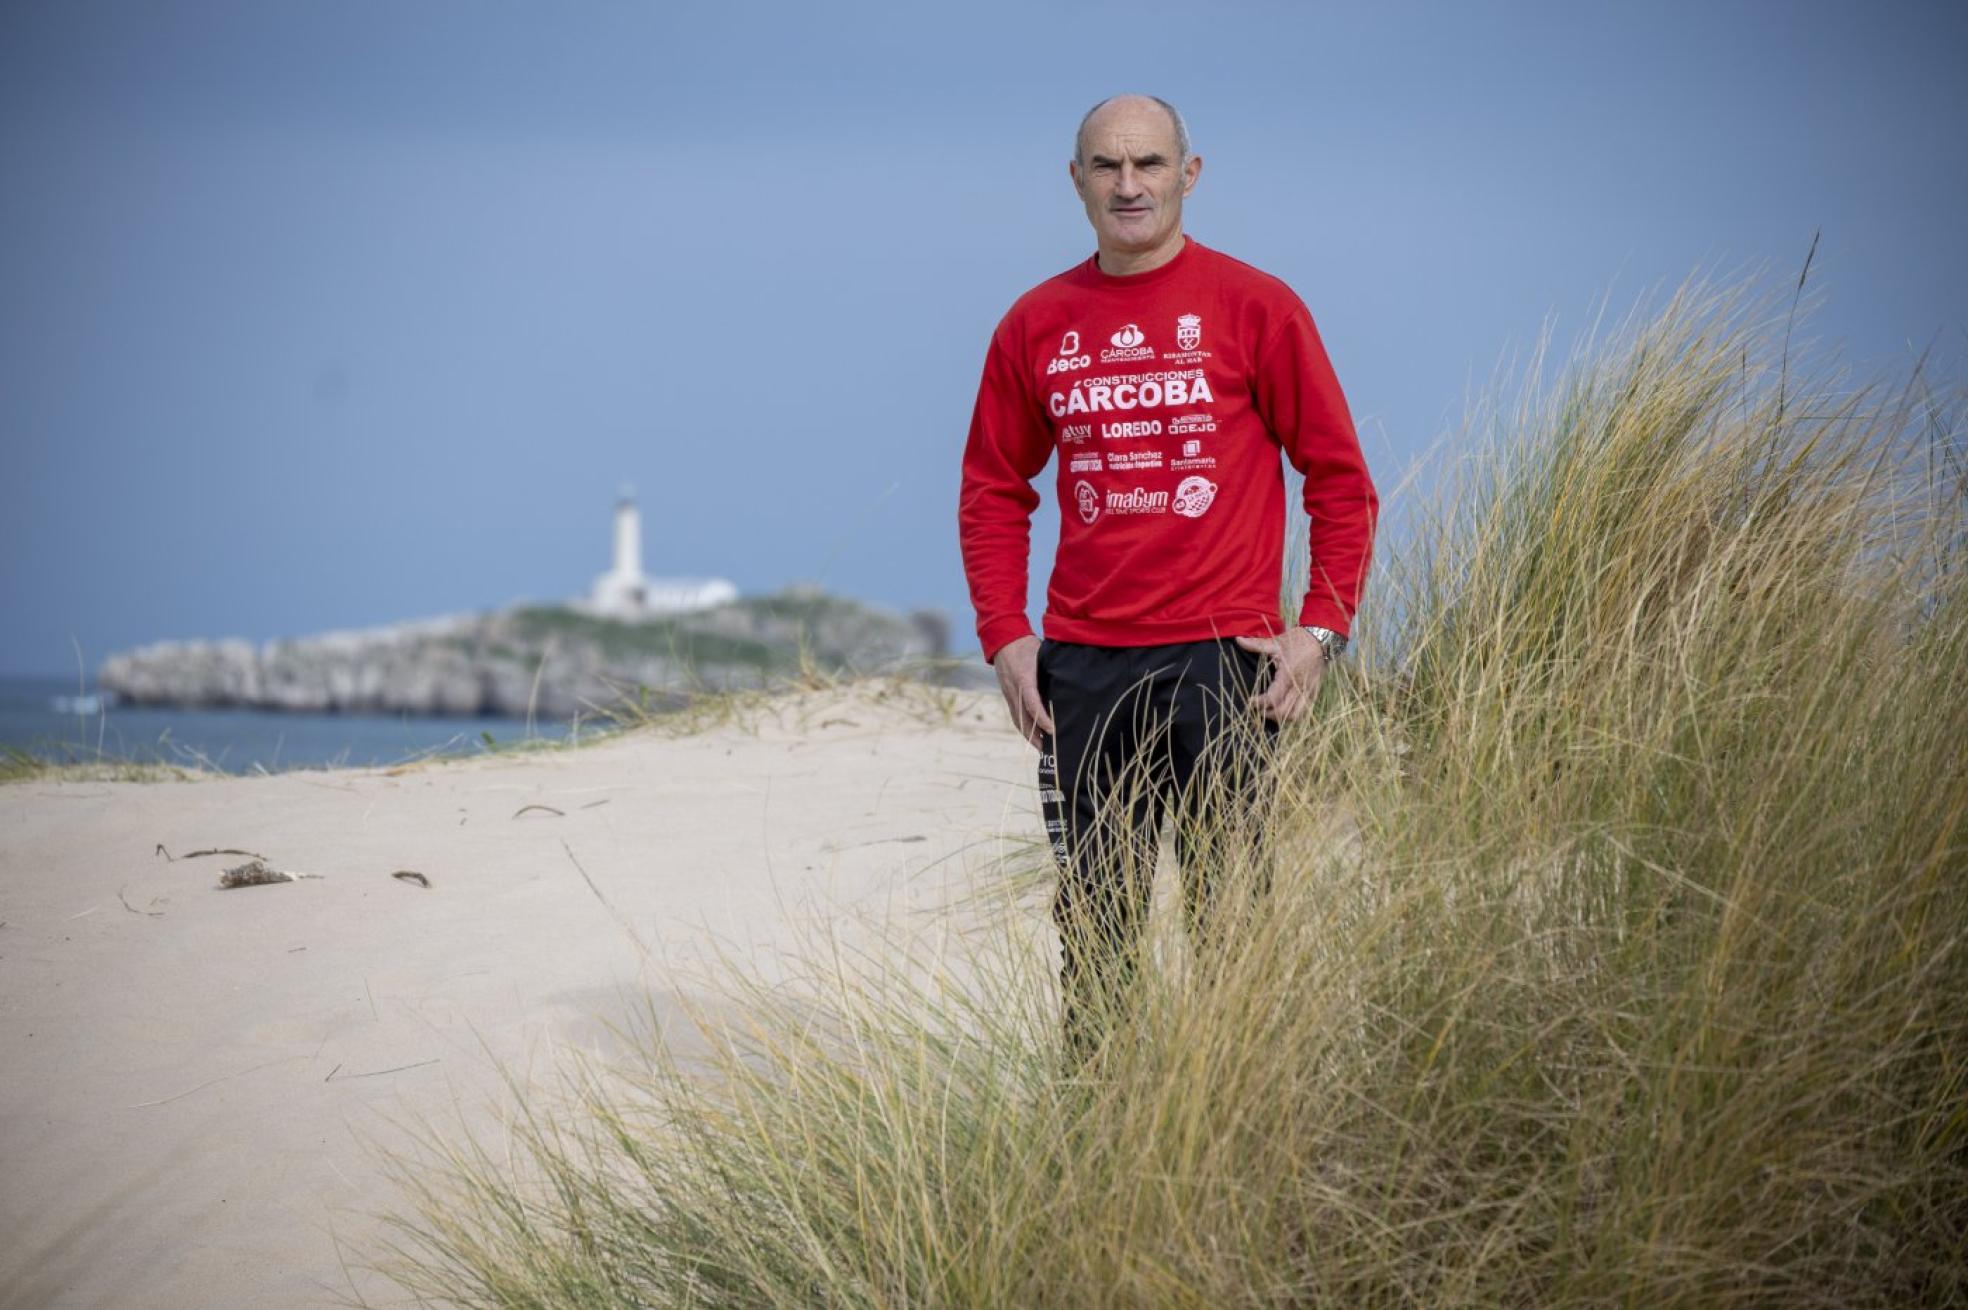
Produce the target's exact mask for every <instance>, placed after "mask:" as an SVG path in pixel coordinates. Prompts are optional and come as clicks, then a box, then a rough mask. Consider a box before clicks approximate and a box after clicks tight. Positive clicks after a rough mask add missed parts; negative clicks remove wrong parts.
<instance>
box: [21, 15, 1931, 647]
mask: <svg viewBox="0 0 1968 1310" xmlns="http://www.w3.org/2000/svg"><path fill="white" fill-rule="evenodd" d="M1963 69H1968V7H1964V6H1962V5H1960V4H1955V3H1876V4H1866V5H1860V4H1856V3H1854V4H1820V3H1812V2H1810V0H1799V2H1797V3H1768V4H1735V3H1702V4H1679V3H1668V4H1662V3H1650V4H1646V5H1639V4H1635V5H1630V6H1626V7H1623V8H1613V7H1609V6H1599V5H1580V4H1576V3H1567V4H1516V5H1462V4H1456V5H1449V4H1442V5H1427V6H1408V5H1360V4H1354V5H1348V6H1344V7H1342V6H1337V5H1318V4H1302V5H1284V4H1207V5H1206V4H1201V3H1191V4H1181V5H1164V4H1159V3H1150V2H1149V0H1142V2H1141V3H1134V4H1116V5H1105V4H1099V5H1094V4H1054V5H1044V6H1025V5H1019V4H995V5H991V6H980V5H967V6H953V5H952V6H943V5H910V6H902V5H895V6H860V5H851V4H848V5H843V4H826V5H813V6H795V5H715V6H713V5H705V6H699V7H691V8H684V7H676V6H667V5H653V4H621V3H610V4H573V3H568V4H552V5H548V4H541V3H492V2H490V0H471V2H469V3H451V2H449V0H392V2H390V3H381V4H376V3H365V2H361V0H353V2H352V0H338V2H336V3H328V2H326V0H323V2H322V3H314V4H298V3H280V2H277V0H275V2H269V0H255V2H253V3H241V4H201V5H191V4H173V3H143V4H101V3H89V2H87V0H81V2H74V0H70V2H65V3H13V4H8V5H5V6H4V7H0V293H3V294H0V452H4V453H3V454H0V458H4V461H5V462H4V465H3V466H0V522H4V524H5V528H4V531H5V533H6V537H5V544H6V550H5V553H4V558H3V559H0V603H4V615H5V622H4V624H0V672H11V673H20V672H60V671H63V670H68V671H70V672H72V671H73V669H74V667H75V654H74V650H75V646H76V645H79V646H80V648H81V651H82V654H83V658H84V660H85V661H86V663H87V664H88V666H89V667H90V668H91V669H93V668H94V667H95V665H96V664H97V663H98V662H99V661H100V660H101V659H102V657H103V656H104V655H106V654H107V653H109V652H110V651H112V650H116V649H119V648H124V647H128V646H131V645H134V644H138V643H141V642H145V641H150V640H154V639H158V638H165V637H200V636H225V635H238V636H244V637H248V638H253V639H265V638H269V637H274V636H281V635H292V634H298V633H305V632H310V631H317V630H321V629H324V628H331V627H348V626H357V625H366V624H371V623H380V622H385V621H388V620H392V619H399V618H413V617H418V616H421V615H426V614H434V613H445V612H452V611H457V610H463V609H473V608H482V607H488V606H493V605H498V604H502V603H504V602H507V601H509V600H513V599H516V598H520V597H531V598H536V599H552V598H558V597H563V596H567V595H571V594H573V593H575V592H577V591H580V590H582V589H584V588H585V587H586V586H587V584H588V582H589V580H590V579H591V578H592V576H593V575H594V574H595V573H597V572H599V571H600V570H601V569H602V568H604V567H605V565H606V563H607V551H608V516H609V511H610V506H611V503H612V500H613V497H614V494H615V491H616V488H617V486H618V485H619V484H621V483H623V482H629V483H633V484H634V485H635V486H636V488H637V490H638V492H639V493H640V497H641V500H642V503H643V506H644V513H645V523H644V539H645V556H646V563H647V565H648V567H649V568H650V569H651V570H652V571H655V572H666V573H683V574H716V575H722V576H726V577H729V578H731V579H732V580H733V581H735V582H736V583H737V584H738V585H739V586H740V587H741V588H742V589H744V590H746V591H768V590H773V589H776V588H779V587H781V586H785V585H787V584H789V583H793V582H797V581H818V582H820V583H821V584H823V585H825V586H827V587H829V588H830V589H833V590H837V591H841V592H845V593H848V594H851V595H855V596H859V597H863V598H865V599H868V600H872V601H876V602H879V603H883V604H887V605H892V606H896V607H899V608H906V607H912V606H917V605H932V606H938V607H941V608H944V609H945V610H947V611H949V613H950V615H951V617H952V620H953V624H952V626H953V628H954V629H955V630H956V631H957V632H958V633H959V634H964V635H966V636H967V634H968V633H969V630H970V613H969V610H968V606H967V602H966V596H965V591H964V586H963V578H962V572H961V568H960V564H959V558H958V551H957V544H956V530H955V502H956V489H957V467H958V457H959V454H960V452H961V449H962V443H963V437H964V430H965V425H966V423H967V421H968V417H969V413H970V407H971V401H972V397H973V394H974V389H975V386H976V381H977V373H978V369H979V367H980V365H981V363H982V359H983V351H984V345H985V342H986V340H987V338H988V336H989V333H990V330H991V328H992V326H993V325H994V324H995V322H996V321H997V319H998V317H999V316H1000V315H1001V314H1002V313H1003V312H1004V310H1005V308H1006V307H1007V306H1008V305H1009V304H1010V302H1011V301H1012V299H1013V298H1014V297H1016V296H1017V295H1018V294H1019V293H1020V292H1021V291H1023V290H1024V289H1025V288H1026V287H1028V286H1030V285H1031V284H1033V283H1035V282H1037V281H1039V280H1041V279H1042V278H1044V277H1046V276H1048V275H1050V274H1052V273H1055V272H1057V271H1059V270H1061V269H1063V268H1065V267H1066V266H1068V265H1070V264H1072V263H1074V262H1076V261H1078V260H1080V259H1082V258H1084V257H1085V256H1086V255H1087V254H1088V253H1090V251H1091V249H1092V239H1091V234H1090V232H1089V231H1088V229H1087V227H1086V225H1085V220H1084V217H1083V216H1082V215H1081V213H1080V211H1079V209H1078V206H1077V202H1076V201H1075V199H1074V197H1073V195H1072V192H1071V190H1070V188H1069V185H1068V183H1067V180H1066V174H1065V160H1066V156H1067V154H1068V152H1069V148H1070V142H1071V136H1072V130H1073V127H1074V125H1075V124H1076V123H1077V121H1078V118H1079V116H1080V114H1081V113H1082V112H1083V111H1084V110H1085V109H1086V107H1087V106H1088V105H1089V104H1091V103H1092V102H1094V101H1095V100H1097V99H1099V98H1101V97H1102V96H1104V95H1107V94H1109V93H1112V92H1115V91H1120V90H1143V91H1149V92H1153V93H1155V94H1159V95H1162V96H1164V97H1165V98H1168V99H1171V100H1173V101H1175V102H1176V103H1177V104H1179V105H1180V106H1181V107H1182V108H1183V110H1184V112H1185V113H1186V115H1187V116H1188V118H1189V122H1190V126H1191V129H1192V132H1193V134H1194V138H1195V143H1196V148H1197V150H1198V151H1199V152H1200V153H1201V154H1202V155H1203V157H1204V160H1205V168H1204V173H1203V178H1202V183H1201V185H1200V187H1199V188H1198V191H1197V194H1196V195H1195V197H1194V198H1193V199H1192V200H1191V202H1190V205H1189V207H1188V210H1187V220H1188V221H1187V226H1188V229H1189V231H1191V232H1193V233H1194V234H1195V235H1197V236H1198V237H1200V238H1201V239H1202V240H1204V241H1206V242H1208V243H1209V244H1211V245H1214V246H1216V247H1218V248H1219V249H1223V250H1226V251H1228V252H1229V253H1231V254H1235V255H1237V256H1238V257H1240V258H1242V259H1245V260H1247V261H1248V262H1251V263H1254V264H1256V265H1258V266H1259V267H1261V268H1265V269H1267V270H1269V271H1271V272H1274V273H1276V274H1278V275H1279V276H1281V277H1283V278H1285V279H1286V280H1287V281H1289V282H1290V283H1291V284H1292V285H1293V286H1294V287H1295V288H1296V289H1297V290H1298V292H1299V293H1300V295H1301V296H1303V297H1304V299H1305V300H1306V302H1307V304H1308V305H1309V306H1310V307H1311V309H1312V312H1313V315H1314V316H1315V318H1317V320H1318V322H1319V325H1320V330H1321V332H1322V334H1323V335H1324V337H1325V340H1326V343H1327V346H1328V348H1329V350H1330V352H1331V354H1332V356H1333V360H1334V364H1335V367H1336V368H1337V370H1338V373H1339V377H1340V380H1341V382H1342V384H1343V385H1344V387H1345V389H1346V392H1347V395H1348V399H1349V401H1350V403H1351V405H1352V408H1353V412H1354V416H1355V419H1356V422H1357V423H1358V426H1359V428H1360V431H1361V435H1362V438H1363V441H1364V444H1365V446H1366V449H1367V454H1368V459H1369V462H1370V464H1371V466H1372V468H1373V470H1374V473H1375V475H1376V478H1377V480H1378V481H1380V483H1381V484H1382V486H1383V488H1388V487H1392V486H1393V485H1394V484H1395V483H1396V482H1397V481H1399V480H1400V478H1401V476H1402V475H1403V473H1404V472H1405V470H1406V469H1407V468H1408V467H1409V466H1410V465H1411V464H1412V463H1413V462H1414V461H1416V460H1417V459H1418V458H1420V457H1421V456H1422V454H1423V452H1425V451H1427V450H1428V449H1430V448H1431V446H1433V445H1434V444H1435V443H1437V442H1440V441H1442V440H1444V439H1445V437H1447V436H1449V435H1450V434H1453V432H1454V431H1455V428H1456V425H1457V421H1458V419H1459V418H1460V416H1461V414H1462V411H1463V405H1464V401H1465V398H1466V396H1467V395H1468V394H1469V392H1470V391H1471V390H1472V389H1473V388H1475V387H1478V386H1480V385H1481V384H1482V383H1483V382H1484V381H1485V380H1486V379H1488V378H1489V377H1490V376H1491V374H1492V372H1493V370H1494V369H1495V368H1496V366H1497V363H1498V361H1499V360H1500V359H1502V358H1504V357H1505V356H1506V355H1507V354H1508V353H1509V351H1511V350H1512V349H1513V348H1518V349H1521V348H1522V347H1524V346H1525V345H1527V344H1528V343H1529V342H1531V341H1532V340H1534V339H1535V337H1536V336H1537V334H1538V331H1539V328H1540V326H1541V324H1542V323H1543V322H1544V321H1545V319H1546V317H1547V316H1551V317H1552V318H1553V319H1554V324H1555V327H1554V330H1555V333H1556V336H1557V337H1558V339H1559V340H1560V341H1561V342H1562V341H1565V340H1569V339H1570V337H1571V335H1572V334H1574V333H1576V332H1580V331H1582V330H1584V328H1585V327H1586V326H1587V325H1588V324H1589V322H1590V319H1591V317H1592V315H1593V312H1594V309H1595V307H1596V306H1597V305H1598V304H1599V303H1600V302H1601V300H1602V299H1606V298H1608V297H1610V299H1611V302H1612V305H1613V306H1614V308H1615V309H1617V308H1618V307H1619V306H1621V305H1623V304H1625V303H1628V302H1629V301H1630V300H1631V299H1632V297H1634V296H1635V295H1638V294H1640V293H1642V292H1644V291H1646V290H1647V289H1648V288H1659V287H1661V286H1664V285H1672V284H1673V283H1675V282H1678V281H1680V280H1681V279H1682V278H1683V277H1685V276H1687V275H1688V274H1689V273H1691V272H1694V271H1696V270H1697V269H1702V270H1707V271H1709V272H1712V273H1720V274H1729V273H1735V272H1742V271H1746V270H1751V269H1755V268H1762V269H1764V270H1766V276H1768V277H1769V278H1770V279H1772V280H1773V281H1775V282H1778V283H1781V282H1783V281H1785V280H1787V279H1794V277H1795V273H1796V269H1797V267H1798V266H1799V265H1800V264H1801V262H1802V260H1803V257H1804V253H1805V251H1806V249H1807V248H1808V247H1809V245H1810V242H1811V237H1812V233H1813V232H1814V231H1816V230H1820V229H1821V230H1822V232H1823V239H1822V243H1821V245H1820V249H1819V255H1818V263H1817V266H1816V268H1815V270H1814V274H1813V277H1814V281H1815V282H1816V284H1817V286H1818V288H1819V290H1820V291H1821V292H1822V294H1823V296H1824V298H1825V300H1824V305H1823V308H1822V309H1821V310H1820V311H1819V312H1818V314H1817V316H1816V317H1815V319H1814V320H1813V321H1812V325H1811V330H1810V333H1809V334H1808V335H1810V336H1812V337H1815V338H1817V339H1819V340H1822V341H1825V342H1837V343H1840V344H1841V345H1842V348H1843V351H1844V353H1845V356H1846V357H1847V358H1848V359H1849V360H1851V361H1852V362H1853V363H1854V364H1855V365H1857V366H1858V367H1859V368H1860V369H1861V370H1862V371H1877V372H1880V373H1883V374H1886V375H1888V376H1903V375H1904V373H1905V371H1906V369H1907V368H1908V367H1909V365H1910V363H1911V360H1912V358H1913V357H1914V356H1915V355H1916V354H1918V353H1919V352H1920V351H1921V350H1922V349H1925V348H1926V347H1928V346H1929V345H1930V344H1932V345H1933V346H1934V348H1935V351H1936V357H1937V359H1938V360H1939V361H1941V362H1942V366H1943V368H1944V369H1951V370H1952V376H1955V377H1959V376H1960V371H1961V370H1960V362H1961V361H1962V360H1963V359H1964V357H1968V243H1964V242H1963V241H1962V240H1961V238H1960V235H1959V232H1960V228H1961V225H1962V222H1963V219H1962V215H1963V214H1964V213H1968V204H1964V201H1968V169H1965V168H1964V167H1963V160H1964V158H1968V151H1964V149H1963V135H1964V125H1968V74H1964V73H1963V71H1962V70H1963ZM1042 485H1043V486H1045V487H1046V488H1047V491H1048V495H1049V494H1050V479H1049V477H1048V478H1047V479H1046V480H1045V481H1044V482H1043V483H1042ZM1052 522H1053V520H1052V519H1050V517H1045V518H1042V520H1041V527H1040V528H1039V530H1038V531H1037V533H1036V534H1035V536H1036V539H1037V540H1038V542H1039V543H1040V551H1039V553H1038V556H1037V558H1036V559H1035V571H1036V573H1037V574H1038V577H1039V578H1041V579H1042V577H1043V572H1044V569H1045V568H1046V566H1047V564H1048V562H1049V542H1050V536H1051V533H1052V532H1053V531H1054V529H1053V528H1052V526H1051V523H1052ZM1392 548H1397V547H1395V546H1394V545H1393V544H1392V543H1383V549H1392ZM1371 604H1372V596H1371V590H1370V591H1369V595H1368V599H1367V606H1368V608H1369V610H1370V607H1371ZM1035 614H1036V610H1035Z"/></svg>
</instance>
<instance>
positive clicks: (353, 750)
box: [0, 674, 602, 774]
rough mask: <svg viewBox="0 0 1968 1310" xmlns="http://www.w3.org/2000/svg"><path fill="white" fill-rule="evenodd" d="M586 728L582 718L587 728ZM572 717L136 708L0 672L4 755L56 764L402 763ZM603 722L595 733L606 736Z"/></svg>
mask: <svg viewBox="0 0 1968 1310" xmlns="http://www.w3.org/2000/svg"><path fill="white" fill-rule="evenodd" d="M588 722H589V720H585V719H584V720H582V726H583V728H584V729H586V727H587V724H588ZM573 729H574V722H573V720H568V719H554V718H545V717H540V718H535V719H534V720H533V721H532V723H531V725H530V728H529V725H528V723H527V721H526V720H525V719H518V718H505V717H500V716H494V715H471V716H460V715H417V714H306V713H290V712H286V711H278V710H259V709H230V708H228V709H176V708H167V707H162V706H149V705H130V704H124V703H121V702H119V701H117V700H116V698H115V695H114V693H106V692H103V691H101V690H100V689H99V688H98V687H97V686H96V684H95V679H94V678H93V677H90V678H88V679H86V680H84V679H78V678H77V677H76V676H75V675H74V674H67V675H63V674H0V751H19V752H21V753H24V754H27V755H31V756H33V757H34V758H36V759H41V760H47V761H50V762H54V763H95V762H98V761H104V760H108V761H123V760H129V761H135V762H138V763H145V764H158V763H161V764H175V765H179V766H181V767H184V768H206V769H214V770H218V771H220V772H224V773H235V774H238V773H255V772H261V771H264V772H268V773H277V772H280V771H281V770H285V769H300V768H330V767H350V768H353V767H366V766H373V765H390V764H400V763H403V762H405V761H408V760H413V759H417V758H420V757H422V756H426V755H431V754H448V753H458V752H474V751H483V750H485V749H486V748H487V746H488V741H487V738H490V743H489V744H492V745H499V746H507V745H511V744H513V743H514V742H519V741H526V740H547V741H565V740H566V739H567V738H568V737H569V735H570V734H571V733H572V732H573ZM601 730H602V729H601V726H600V725H599V724H597V725H595V727H594V729H593V731H596V732H599V731H601Z"/></svg>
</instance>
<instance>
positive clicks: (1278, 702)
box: [1000, 628, 1326, 723]
mask: <svg viewBox="0 0 1968 1310" xmlns="http://www.w3.org/2000/svg"><path fill="white" fill-rule="evenodd" d="M1237 644H1238V645H1239V646H1242V647H1243V648H1244V649H1245V650H1254V651H1256V652H1257V653H1258V654H1260V655H1269V656H1270V657H1271V682H1270V685H1269V686H1267V687H1265V689H1264V690H1263V691H1261V692H1259V693H1258V694H1257V696H1256V697H1255V698H1254V699H1253V700H1252V701H1251V703H1252V704H1253V705H1255V706H1257V708H1258V709H1260V710H1262V711H1264V717H1265V718H1267V719H1275V720H1277V721H1278V722H1279V723H1290V722H1291V721H1292V720H1293V719H1295V718H1297V717H1298V716H1299V715H1301V714H1303V713H1304V712H1305V711H1306V710H1307V709H1308V708H1310V706H1311V704H1312V698H1313V696H1315V695H1316V694H1318V691H1319V679H1321V678H1323V677H1324V676H1325V675H1326V648H1325V647H1324V646H1321V645H1320V644H1319V639H1318V638H1317V637H1315V636H1313V635H1312V634H1311V633H1309V632H1307V631H1306V630H1305V629H1304V628H1289V629H1287V630H1286V631H1285V633H1284V635H1283V636H1279V637H1239V638H1237ZM1000 658H1002V656H1001V657H1000Z"/></svg>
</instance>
